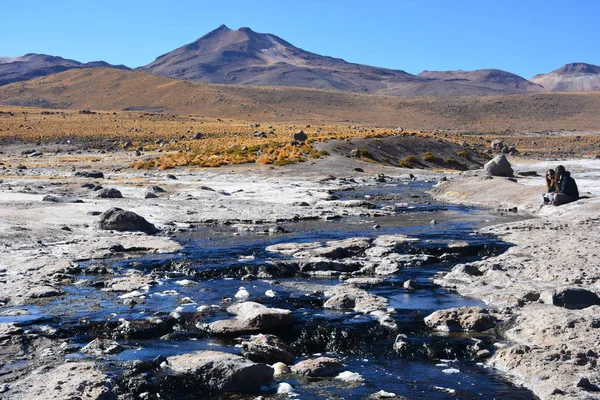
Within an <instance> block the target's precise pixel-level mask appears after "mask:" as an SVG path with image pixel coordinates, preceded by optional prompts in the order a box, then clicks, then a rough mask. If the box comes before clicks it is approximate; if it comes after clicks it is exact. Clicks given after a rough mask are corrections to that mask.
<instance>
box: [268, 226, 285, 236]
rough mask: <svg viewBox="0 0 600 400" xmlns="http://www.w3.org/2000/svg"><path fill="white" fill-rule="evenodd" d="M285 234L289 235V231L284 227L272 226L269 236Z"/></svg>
mask: <svg viewBox="0 0 600 400" xmlns="http://www.w3.org/2000/svg"><path fill="white" fill-rule="evenodd" d="M284 233H288V231H287V229H285V228H284V227H283V226H272V227H270V228H269V235H281V234H284Z"/></svg>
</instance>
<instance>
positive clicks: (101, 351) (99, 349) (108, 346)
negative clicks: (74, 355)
mask: <svg viewBox="0 0 600 400" xmlns="http://www.w3.org/2000/svg"><path fill="white" fill-rule="evenodd" d="M124 350H125V347H123V346H121V345H120V344H119V343H117V342H115V341H113V340H109V339H100V338H96V339H94V340H92V341H91V342H90V343H88V344H86V345H85V346H83V347H82V348H81V352H82V353H84V354H88V355H92V356H96V357H101V356H103V355H106V354H119V353H121V352H123V351H124Z"/></svg>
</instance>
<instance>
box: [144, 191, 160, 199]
mask: <svg viewBox="0 0 600 400" xmlns="http://www.w3.org/2000/svg"><path fill="white" fill-rule="evenodd" d="M144 198H145V199H156V198H158V195H157V194H156V193H154V192H146V193H144Z"/></svg>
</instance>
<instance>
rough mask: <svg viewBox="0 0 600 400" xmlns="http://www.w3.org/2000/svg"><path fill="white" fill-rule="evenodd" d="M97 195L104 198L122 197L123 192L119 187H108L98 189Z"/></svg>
mask: <svg viewBox="0 0 600 400" xmlns="http://www.w3.org/2000/svg"><path fill="white" fill-rule="evenodd" d="M96 196H97V197H100V198H102V199H122V198H123V194H121V192H120V191H119V190H118V189H114V188H107V189H101V190H99V191H98V194H97V195H96Z"/></svg>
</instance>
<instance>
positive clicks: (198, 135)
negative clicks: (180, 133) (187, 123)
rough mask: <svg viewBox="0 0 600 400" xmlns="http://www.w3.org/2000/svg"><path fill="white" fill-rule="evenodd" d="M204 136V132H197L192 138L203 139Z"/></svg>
mask: <svg viewBox="0 0 600 400" xmlns="http://www.w3.org/2000/svg"><path fill="white" fill-rule="evenodd" d="M203 137H204V135H203V134H202V132H196V133H194V134H193V135H192V139H194V140H199V139H202V138H203Z"/></svg>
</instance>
